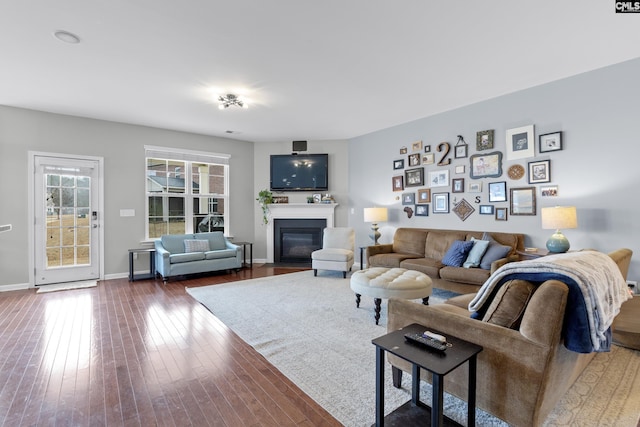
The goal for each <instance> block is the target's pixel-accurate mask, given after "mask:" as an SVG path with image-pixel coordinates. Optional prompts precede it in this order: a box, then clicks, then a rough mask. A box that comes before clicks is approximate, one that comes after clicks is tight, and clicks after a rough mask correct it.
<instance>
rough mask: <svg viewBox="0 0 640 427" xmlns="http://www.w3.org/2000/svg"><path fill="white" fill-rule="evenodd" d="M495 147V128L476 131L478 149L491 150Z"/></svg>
mask: <svg viewBox="0 0 640 427" xmlns="http://www.w3.org/2000/svg"><path fill="white" fill-rule="evenodd" d="M492 148H493V129H490V130H481V131H480V132H476V150H478V151H482V150H490V149H492Z"/></svg>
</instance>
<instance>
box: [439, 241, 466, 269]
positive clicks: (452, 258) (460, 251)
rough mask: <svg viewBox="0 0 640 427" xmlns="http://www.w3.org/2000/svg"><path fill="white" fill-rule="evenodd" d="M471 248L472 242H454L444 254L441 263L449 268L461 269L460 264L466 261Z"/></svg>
mask: <svg viewBox="0 0 640 427" xmlns="http://www.w3.org/2000/svg"><path fill="white" fill-rule="evenodd" d="M472 247H473V242H464V241H462V240H456V241H455V242H453V243H452V244H451V247H450V248H449V250H448V251H447V253H446V254H444V258H442V263H443V264H444V265H448V266H451V267H462V263H463V262H464V260H466V259H467V255H468V254H469V251H470V250H471V248H472Z"/></svg>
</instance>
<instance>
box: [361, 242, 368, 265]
mask: <svg viewBox="0 0 640 427" xmlns="http://www.w3.org/2000/svg"><path fill="white" fill-rule="evenodd" d="M368 247H369V245H367V246H360V270H364V251H365V250H366V249H367V248H368Z"/></svg>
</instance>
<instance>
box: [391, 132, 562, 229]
mask: <svg viewBox="0 0 640 427" xmlns="http://www.w3.org/2000/svg"><path fill="white" fill-rule="evenodd" d="M535 137H536V133H535V126H534V125H533V124H529V125H525V126H520V127H515V128H511V129H506V130H505V131H504V136H503V137H502V136H500V135H499V133H498V132H496V131H495V129H485V130H479V131H477V132H476V134H475V145H473V144H472V145H469V144H467V142H466V141H465V138H464V135H461V134H459V135H456V142H455V143H451V142H449V141H430V142H428V143H424V142H423V140H417V141H412V142H409V143H406V144H404V145H402V146H401V147H400V148H399V151H398V153H399V155H398V157H396V158H394V159H393V163H392V169H393V175H392V177H391V186H392V191H393V192H401V193H402V194H401V195H398V196H397V197H396V199H398V200H401V201H402V205H404V209H403V210H404V212H406V213H407V216H408V217H409V218H411V217H418V218H419V217H428V216H429V214H430V213H431V214H450V213H454V214H455V215H457V216H458V218H459V219H460V220H461V221H465V220H466V219H467V218H469V217H470V216H471V215H474V214H476V215H482V216H483V217H485V218H493V219H494V220H495V221H507V220H508V218H509V217H512V216H519V215H537V198H538V197H557V196H558V185H557V184H555V183H553V181H552V173H551V166H552V156H553V155H554V153H556V152H559V151H562V150H564V141H563V132H562V131H555V132H548V133H542V134H538V135H537V139H535ZM453 139H454V138H452V140H453ZM525 178H526V179H525ZM452 193H453V194H455V196H451V195H450V194H452ZM418 220H419V219H418Z"/></svg>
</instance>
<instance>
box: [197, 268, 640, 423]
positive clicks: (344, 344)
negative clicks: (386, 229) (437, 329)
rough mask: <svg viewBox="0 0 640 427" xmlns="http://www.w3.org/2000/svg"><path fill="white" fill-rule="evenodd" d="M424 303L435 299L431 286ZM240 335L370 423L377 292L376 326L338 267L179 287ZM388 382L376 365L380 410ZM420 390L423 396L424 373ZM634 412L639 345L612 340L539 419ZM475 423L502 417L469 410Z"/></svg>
mask: <svg viewBox="0 0 640 427" xmlns="http://www.w3.org/2000/svg"><path fill="white" fill-rule="evenodd" d="M438 291H439V290H437V289H436V290H434V292H435V294H434V295H433V296H432V297H431V300H430V302H431V303H432V304H435V303H439V302H442V300H443V298H445V299H446V298H448V297H449V296H450V295H443V296H442V298H439V297H438V295H437V292H438ZM187 292H188V293H189V294H191V295H192V296H193V297H194V298H195V299H196V300H197V301H199V302H200V303H202V304H203V305H204V306H205V307H207V308H208V309H209V310H210V311H211V312H212V313H213V314H214V315H216V316H217V317H218V318H219V319H220V320H222V322H224V323H225V324H226V325H227V326H229V327H230V328H231V329H232V330H233V331H234V332H235V333H236V334H238V335H239V336H240V337H241V338H242V339H243V340H245V341H246V342H248V343H249V344H250V345H252V346H253V347H254V348H255V349H256V350H257V351H258V352H260V353H261V354H262V355H263V356H265V357H266V358H267V360H269V362H271V363H272V364H273V365H274V366H275V367H276V368H278V369H279V370H280V371H281V372H282V373H283V374H284V375H286V376H287V377H288V378H290V379H291V380H292V381H293V382H294V383H295V384H296V385H297V386H298V387H300V388H301V389H302V390H303V391H304V392H305V393H307V394H308V395H309V396H311V397H312V398H313V399H314V400H315V401H316V402H318V403H319V404H320V405H322V407H324V408H325V409H326V410H327V411H328V412H329V413H331V414H332V415H333V416H334V417H335V418H336V419H338V420H339V421H340V422H341V423H342V424H344V425H345V426H358V427H360V426H370V425H371V424H372V423H373V421H374V418H375V347H374V346H373V344H371V340H372V339H374V338H376V337H379V336H381V335H384V334H385V333H386V323H387V314H386V301H385V302H383V310H382V313H381V318H380V325H378V326H376V325H375V322H374V319H373V316H374V306H373V301H372V300H371V299H370V298H365V297H363V298H362V302H361V304H360V308H359V309H357V308H356V306H355V297H354V295H353V292H352V291H351V290H350V288H349V279H348V278H347V279H343V278H342V273H338V272H335V273H334V272H324V271H320V272H319V273H318V277H314V276H313V271H304V272H299V273H291V274H285V275H279V276H273V277H268V278H262V279H252V280H244V281H240V282H234V283H229V284H223V285H214V286H205V287H198V288H188V289H187ZM402 383H403V388H402V389H400V390H399V389H396V388H394V387H393V386H392V381H391V369H389V368H388V365H387V368H386V369H385V413H389V412H391V411H392V410H394V409H395V408H397V407H399V406H401V405H402V404H404V403H405V402H407V401H408V400H410V398H411V395H410V389H409V387H410V385H411V379H410V375H407V374H405V375H404V379H403V382H402ZM421 400H422V401H424V402H431V386H430V385H429V384H426V383H423V384H422V387H421ZM444 406H445V408H444V409H445V414H446V415H447V416H449V417H451V418H452V419H454V420H456V421H457V422H459V423H462V424H464V423H465V422H466V404H465V403H464V402H462V401H460V400H459V399H457V398H455V397H453V396H450V395H446V394H445V403H444ZM638 418H640V352H636V351H633V350H628V349H625V348H621V347H614V348H613V351H611V352H610V353H601V354H598V355H597V356H596V357H595V359H594V360H593V362H592V363H591V364H590V365H589V366H588V368H587V369H586V370H585V372H584V373H583V375H582V376H581V377H580V378H579V379H578V381H577V382H576V384H574V386H573V387H572V388H571V389H570V390H569V392H568V393H567V395H566V396H565V397H564V399H563V400H562V402H560V403H559V404H558V406H557V407H556V408H555V409H554V411H553V412H552V414H551V415H550V416H549V418H548V420H547V422H546V425H548V426H616V427H618V426H621V427H626V426H628V427H632V426H633V427H635V426H636V424H637V422H638ZM477 425H480V426H506V424H505V423H503V422H502V421H501V420H499V419H497V418H495V417H493V416H491V415H489V414H487V413H485V412H483V411H481V410H478V411H477Z"/></svg>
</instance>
